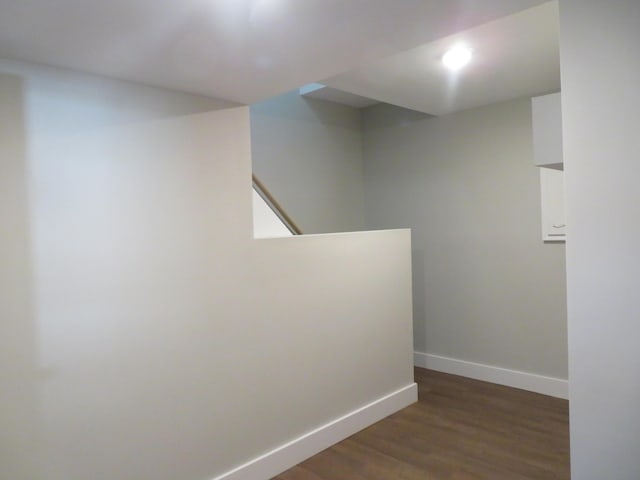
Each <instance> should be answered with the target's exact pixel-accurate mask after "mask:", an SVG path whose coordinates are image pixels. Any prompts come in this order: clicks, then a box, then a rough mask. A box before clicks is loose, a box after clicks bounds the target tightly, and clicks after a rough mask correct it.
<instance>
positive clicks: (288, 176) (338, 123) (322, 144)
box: [251, 91, 364, 233]
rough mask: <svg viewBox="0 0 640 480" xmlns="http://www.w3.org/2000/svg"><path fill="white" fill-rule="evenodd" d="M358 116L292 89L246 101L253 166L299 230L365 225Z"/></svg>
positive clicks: (324, 230) (353, 228)
mask: <svg viewBox="0 0 640 480" xmlns="http://www.w3.org/2000/svg"><path fill="white" fill-rule="evenodd" d="M361 120H362V119H361V114H360V111H359V110H357V109H355V108H351V107H347V106H344V105H338V104H335V103H329V102H324V101H320V100H313V99H306V98H303V97H301V96H300V95H299V94H298V92H297V91H295V92H290V93H287V94H284V95H281V96H278V97H275V98H272V99H270V100H266V101H264V102H261V103H258V104H255V105H252V106H251V149H252V162H253V171H254V173H256V174H257V175H258V177H259V178H260V179H261V180H262V181H263V182H264V183H265V185H266V186H267V188H268V189H269V190H270V191H271V193H272V194H273V195H274V196H275V198H276V199H277V200H278V201H279V202H280V203H281V204H282V206H283V207H284V208H285V210H286V211H287V213H288V214H289V215H290V216H291V217H292V218H293V220H294V221H295V222H296V223H297V224H298V225H299V226H300V228H301V229H302V230H303V232H304V233H328V232H345V231H356V230H362V229H363V228H364V181H363V165H362V126H361V124H362V122H361Z"/></svg>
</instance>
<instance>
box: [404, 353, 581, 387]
mask: <svg viewBox="0 0 640 480" xmlns="http://www.w3.org/2000/svg"><path fill="white" fill-rule="evenodd" d="M413 363H414V365H415V366H416V367H422V368H428V369H430V370H437V371H439V372H445V373H451V374H453V375H460V376H463V377H469V378H475V379H476V380H484V381H485V382H491V383H497V384H499V385H506V386H509V387H514V388H520V389H522V390H529V391H531V392H537V393H542V394H544V395H550V396H552V397H559V398H569V382H568V381H567V380H563V379H561V378H554V377H545V376H542V375H536V374H534V373H527V372H520V371H518V370H509V369H507V368H500V367H494V366H491V365H484V364H482V363H474V362H467V361H464V360H458V359H456V358H449V357H442V356H440V355H431V354H429V353H423V352H414V354H413Z"/></svg>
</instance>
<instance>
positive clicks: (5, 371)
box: [0, 62, 413, 480]
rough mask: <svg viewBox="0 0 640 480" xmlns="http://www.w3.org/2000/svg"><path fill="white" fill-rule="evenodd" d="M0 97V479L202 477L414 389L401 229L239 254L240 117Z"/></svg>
mask: <svg viewBox="0 0 640 480" xmlns="http://www.w3.org/2000/svg"><path fill="white" fill-rule="evenodd" d="M0 99H1V100H2V101H1V102H0V126H1V127H2V128H1V130H0V132H1V135H2V141H1V142H0V149H1V151H0V153H1V155H0V169H1V170H0V182H2V183H1V186H2V189H0V195H1V200H2V201H1V202H0V231H1V232H2V236H1V237H0V266H2V269H0V286H1V287H2V288H1V289H0V319H1V321H0V359H1V360H2V364H1V365H0V366H1V368H2V375H0V391H1V392H2V404H1V408H0V427H1V428H0V478H3V479H4V478H11V479H14V478H15V479H30V480H40V479H42V480H44V479H46V480H85V479H87V478H92V479H100V480H102V479H104V480H107V479H125V478H128V479H129V478H130V479H133V478H135V479H140V480H145V479H148V480H175V479H181V480H188V479H193V480H202V479H210V478H215V477H216V476H218V475H221V474H223V473H224V472H226V471H228V470H230V469H232V468H234V467H236V466H237V465H239V464H242V463H244V462H246V461H248V460H251V459H252V458H255V457H257V456H259V455H261V454H263V453H265V452H268V451H270V450H271V449H273V448H276V447H278V446H281V445H282V444H283V443H285V442H287V441H289V440H292V439H294V438H296V437H298V436H300V435H302V434H305V433H307V432H308V431H310V430H312V429H314V428H316V427H318V426H321V425H324V424H326V423H327V422H330V421H332V420H334V419H335V418H337V417H341V416H342V415H344V414H346V413H350V412H352V411H353V410H355V409H357V408H359V407H361V406H363V405H366V404H369V403H370V402H372V401H374V400H377V399H379V398H381V397H384V396H385V395H387V394H389V393H390V392H394V391H396V390H398V389H399V388H402V387H404V386H406V385H409V384H412V383H413V372H412V359H411V350H412V349H411V298H410V295H411V286H410V282H411V274H410V259H409V258H410V245H409V240H410V239H409V235H408V232H407V231H394V232H374V233H356V234H340V235H323V236H304V237H291V238H286V239H272V240H254V239H253V235H252V218H251V167H250V137H249V111H248V108H246V107H241V108H232V109H218V110H216V109H217V108H219V106H220V105H219V102H216V101H214V100H210V99H206V98H198V97H190V96H183V95H182V94H177V93H175V92H169V91H164V90H160V89H152V88H147V87H143V86H140V85H132V84H128V83H123V82H116V81H111V80H106V79H100V78H94V77H89V76H84V75H79V74H74V73H71V72H65V71H61V70H54V69H48V68H44V67H34V66H29V65H24V64H17V63H14V62H1V63H0ZM202 110H208V111H206V112H204V113H203V112H202ZM371 258H375V259H376V261H375V262H371Z"/></svg>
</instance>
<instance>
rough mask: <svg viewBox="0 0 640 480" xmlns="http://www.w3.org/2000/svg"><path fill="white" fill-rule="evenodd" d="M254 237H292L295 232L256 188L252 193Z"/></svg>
mask: <svg viewBox="0 0 640 480" xmlns="http://www.w3.org/2000/svg"><path fill="white" fill-rule="evenodd" d="M251 204H252V210H253V236H254V238H274V237H291V236H292V235H293V233H291V231H290V230H289V229H288V228H287V226H286V225H285V224H284V222H283V221H282V220H280V217H278V215H276V213H275V212H274V211H273V210H272V209H271V207H270V206H269V204H268V203H267V202H265V200H264V198H262V197H261V196H260V194H259V193H258V192H256V190H255V189H253V193H252V202H251Z"/></svg>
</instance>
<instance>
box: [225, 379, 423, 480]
mask: <svg viewBox="0 0 640 480" xmlns="http://www.w3.org/2000/svg"><path fill="white" fill-rule="evenodd" d="M417 401H418V386H417V385H416V384H415V383H412V384H410V385H407V386H406V387H403V388H401V389H400V390H397V391H395V392H393V393H390V394H389V395H386V396H384V397H382V398H379V399H377V400H375V401H374V402H371V403H370V404H368V405H365V406H364V407H361V408H358V409H357V410H354V411H352V412H350V413H348V414H346V415H344V416H342V417H340V418H338V419H336V420H333V421H332V422H329V423H327V424H326V425H323V426H321V427H319V428H316V429H315V430H312V431H311V432H308V433H306V434H304V435H302V436H301V437H298V438H296V439H295V440H292V441H290V442H288V443H285V444H284V445H281V446H279V447H278V448H275V449H274V450H272V451H270V452H268V453H266V454H264V455H261V456H259V457H257V458H254V459H253V460H250V461H249V462H247V463H245V464H244V465H240V466H239V467H237V468H234V469H233V470H230V471H228V472H226V473H223V474H222V475H220V476H218V477H216V478H214V479H213V480H267V479H269V478H272V477H274V476H276V475H278V474H279V473H282V472H284V471H285V470H287V469H289V468H291V467H293V466H294V465H297V464H298V463H300V462H302V461H303V460H306V459H307V458H309V457H311V456H313V455H315V454H316V453H319V452H321V451H322V450H324V449H326V448H329V447H330V446H332V445H334V444H336V443H338V442H340V441H341V440H344V439H345V438H347V437H350V436H351V435H353V434H354V433H357V432H359V431H360V430H362V429H364V428H366V427H368V426H370V425H373V424H374V423H376V422H378V421H380V420H382V419H383V418H385V417H388V416H389V415H391V414H392V413H395V412H397V411H398V410H402V409H403V408H405V407H408V406H409V405H411V404H412V403H415V402H417Z"/></svg>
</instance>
